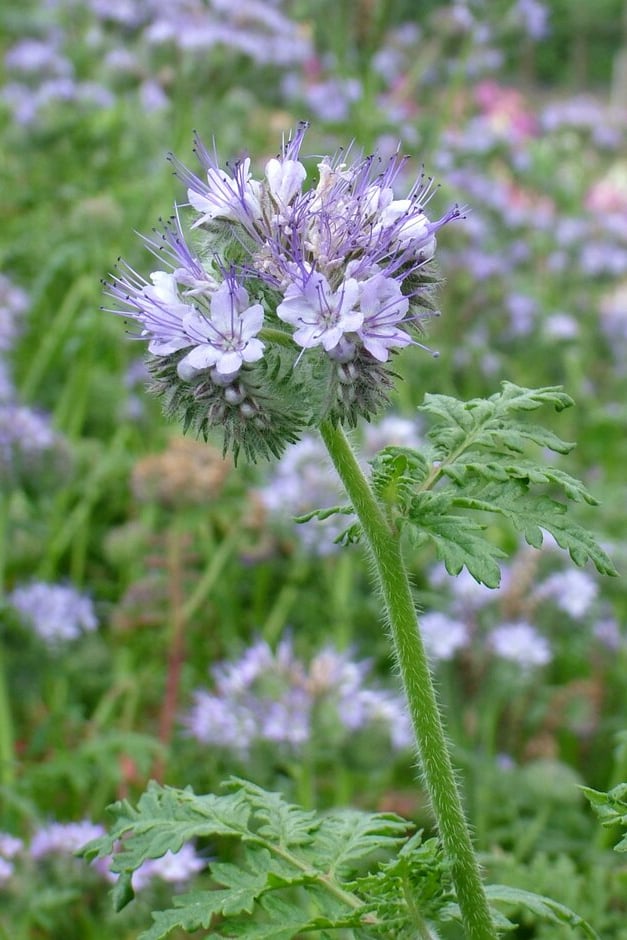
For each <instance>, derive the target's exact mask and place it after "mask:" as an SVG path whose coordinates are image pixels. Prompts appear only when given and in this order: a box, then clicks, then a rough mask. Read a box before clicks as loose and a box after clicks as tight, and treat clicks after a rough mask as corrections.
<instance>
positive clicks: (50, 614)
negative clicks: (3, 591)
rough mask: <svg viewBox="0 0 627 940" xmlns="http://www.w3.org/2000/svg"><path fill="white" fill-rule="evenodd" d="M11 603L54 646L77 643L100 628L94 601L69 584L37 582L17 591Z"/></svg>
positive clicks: (42, 637)
mask: <svg viewBox="0 0 627 940" xmlns="http://www.w3.org/2000/svg"><path fill="white" fill-rule="evenodd" d="M8 601H9V604H10V605H11V606H12V607H13V608H14V609H15V610H16V611H17V612H18V613H19V614H20V615H21V616H22V617H23V619H24V621H25V622H26V623H27V624H28V625H29V626H31V627H32V629H33V630H34V631H35V633H36V634H37V635H38V636H39V637H40V638H41V639H42V640H44V642H46V643H48V644H50V645H54V644H56V643H58V642H65V641H68V640H75V639H77V638H78V637H79V636H81V635H82V634H83V633H90V632H92V631H93V630H95V629H96V627H97V626H98V620H97V618H96V614H95V611H94V607H93V603H92V601H91V599H90V598H89V597H86V596H85V595H84V594H80V593H79V592H78V591H77V590H76V589H75V588H73V587H71V586H69V585H63V584H46V583H45V582H43V581H34V582H33V583H32V584H28V585H23V586H21V587H17V588H15V590H14V591H12V592H11V594H9V597H8Z"/></svg>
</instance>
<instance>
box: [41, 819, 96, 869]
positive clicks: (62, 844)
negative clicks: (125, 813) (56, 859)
mask: <svg viewBox="0 0 627 940" xmlns="http://www.w3.org/2000/svg"><path fill="white" fill-rule="evenodd" d="M104 835H105V828H104V826H100V825H97V824H96V823H92V822H90V821H89V820H87V819H84V820H82V821H81V822H71V823H58V822H55V823H49V824H48V825H47V826H42V827H41V829H38V830H37V832H36V833H35V834H34V836H33V838H32V839H31V843H30V847H29V852H30V855H31V858H34V859H36V860H39V859H42V858H46V857H47V856H48V855H74V853H75V852H78V851H79V850H80V849H82V848H83V847H84V846H86V845H87V843H88V842H91V841H92V839H99V838H100V837H101V836H104Z"/></svg>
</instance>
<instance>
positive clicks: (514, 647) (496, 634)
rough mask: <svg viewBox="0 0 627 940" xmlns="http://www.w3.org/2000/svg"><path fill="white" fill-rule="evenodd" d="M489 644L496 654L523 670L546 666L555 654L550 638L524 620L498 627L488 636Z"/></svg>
mask: <svg viewBox="0 0 627 940" xmlns="http://www.w3.org/2000/svg"><path fill="white" fill-rule="evenodd" d="M488 646H489V647H490V649H492V651H493V652H494V653H495V655H496V656H499V657H500V658H501V659H507V660H510V661H511V662H513V663H515V664H516V665H517V666H520V668H521V669H522V670H528V669H532V668H534V667H540V666H546V665H547V663H550V662H551V659H552V656H553V654H552V651H551V647H550V644H549V642H548V640H547V639H546V638H545V637H543V636H541V634H539V633H538V631H537V630H536V629H535V627H532V626H531V624H529V623H525V622H524V621H518V622H515V623H504V624H501V626H499V627H496V628H495V629H494V630H492V632H491V633H490V635H489V637H488Z"/></svg>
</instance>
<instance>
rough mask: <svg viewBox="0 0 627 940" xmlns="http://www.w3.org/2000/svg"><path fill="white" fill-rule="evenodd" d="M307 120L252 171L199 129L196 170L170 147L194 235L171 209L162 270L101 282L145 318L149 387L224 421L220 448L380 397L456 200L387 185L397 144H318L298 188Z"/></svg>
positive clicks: (411, 334)
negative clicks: (441, 206) (368, 151)
mask: <svg viewBox="0 0 627 940" xmlns="http://www.w3.org/2000/svg"><path fill="white" fill-rule="evenodd" d="M306 129H307V125H305V124H301V125H300V127H299V128H298V130H297V132H296V133H295V134H294V136H293V137H290V139H288V141H287V142H285V143H284V145H283V147H282V149H281V152H280V154H279V156H278V157H274V158H272V159H270V160H268V162H267V163H266V167H265V174H264V178H263V179H261V180H258V179H255V178H254V177H253V175H252V172H251V161H250V158H248V157H246V158H244V159H241V160H238V161H237V162H236V163H235V164H234V165H233V166H232V167H230V168H227V170H224V169H222V168H221V167H220V165H219V164H218V161H217V158H216V157H215V155H213V154H211V153H210V152H209V151H208V150H207V149H206V148H205V146H204V145H203V144H202V142H201V141H200V140H199V139H197V140H196V153H197V155H198V157H199V160H200V163H201V165H202V167H203V169H204V171H205V176H204V178H199V177H198V176H196V175H195V174H193V173H191V172H190V171H189V170H188V169H186V168H185V167H184V166H183V165H182V164H180V163H179V162H178V161H177V160H175V159H173V162H174V165H175V167H176V169H177V172H178V175H179V176H180V178H181V180H182V181H183V182H184V184H185V185H186V187H187V197H188V200H189V204H190V205H191V207H192V209H193V210H194V214H195V218H194V220H193V223H192V226H191V228H192V232H195V233H196V235H197V240H198V247H197V248H194V247H192V246H191V244H190V243H189V242H188V239H187V238H186V236H185V234H184V232H183V228H182V225H181V222H180V219H179V216H178V213H177V214H176V215H175V217H174V218H173V219H172V220H171V222H170V223H169V225H168V226H167V227H166V228H165V231H164V232H163V233H162V234H161V235H157V237H155V238H152V239H147V244H148V247H149V248H150V249H151V250H152V251H153V253H154V254H156V255H160V256H162V257H163V258H164V260H165V261H166V264H167V267H168V268H169V270H157V271H154V272H153V273H152V274H151V275H150V280H149V281H147V280H145V279H144V278H143V277H142V276H141V275H139V274H138V273H136V272H135V271H134V270H133V269H131V268H130V267H128V266H127V265H124V264H122V266H121V269H120V273H119V274H117V275H115V276H114V277H112V279H111V281H110V282H109V284H108V291H109V293H110V294H111V296H112V297H113V298H114V299H115V300H116V301H118V302H119V303H120V304H121V305H122V309H121V310H120V309H119V308H118V309H116V310H115V311H114V312H116V313H125V314H127V315H128V314H129V313H130V314H131V315H132V316H133V317H134V318H135V319H136V320H137V321H138V322H139V323H140V324H141V327H142V330H141V333H140V337H141V338H143V339H146V340H148V343H149V345H148V349H149V352H150V353H151V354H152V356H153V357H154V359H155V362H154V364H153V372H154V374H155V377H156V383H155V387H156V390H157V391H158V392H160V393H161V394H163V395H164V396H165V397H166V402H167V404H168V405H169V406H170V407H171V409H172V410H174V411H178V412H179V413H182V415H183V417H184V419H185V422H186V424H187V425H190V424H192V425H194V426H195V427H196V429H197V430H198V431H200V432H201V433H204V432H206V431H207V429H208V428H209V427H212V426H219V427H221V428H222V429H223V430H224V432H225V447H226V446H229V445H232V446H233V449H234V450H235V451H236V452H237V450H238V449H239V448H240V446H243V447H244V449H245V450H246V451H247V452H248V453H249V454H250V455H252V456H254V455H255V454H256V453H261V454H264V455H267V454H268V453H278V452H280V450H281V449H282V448H283V447H284V446H285V444H286V443H288V442H289V441H291V440H294V439H296V437H297V436H298V433H299V431H300V428H301V426H302V425H303V424H304V423H307V424H316V423H319V422H320V421H321V420H324V419H330V420H333V421H340V422H342V423H347V424H349V425H353V424H354V423H355V422H356V420H357V418H358V417H359V416H365V417H369V416H370V415H372V414H373V413H374V412H376V410H378V408H380V407H381V405H382V404H383V403H384V402H385V401H386V392H387V389H388V388H389V386H390V383H391V378H390V374H389V370H388V368H387V364H388V362H389V360H390V357H391V355H392V354H393V353H395V352H397V351H398V350H399V349H402V348H404V347H406V346H408V345H411V344H414V345H422V344H421V343H420V342H419V340H418V339H417V338H416V332H417V331H420V328H421V323H422V321H424V319H425V318H426V317H427V316H428V315H429V314H430V312H431V311H432V309H433V306H434V304H433V298H432V290H433V281H434V276H433V273H432V272H431V270H430V266H429V262H431V260H432V259H433V256H434V253H435V247H436V240H435V235H436V232H437V231H438V230H439V229H440V228H441V227H442V226H443V225H444V224H445V223H447V222H449V221H450V220H451V219H454V218H457V217H459V215H460V210H459V209H458V208H453V209H451V210H450V211H448V212H447V213H445V214H444V215H443V216H442V217H441V218H439V219H437V220H436V221H430V219H429V218H428V216H427V215H426V212H425V207H426V205H427V203H428V202H429V200H430V198H431V195H432V192H433V186H432V181H431V180H425V178H424V176H420V177H419V179H418V180H417V181H416V183H415V184H414V185H413V186H412V187H411V189H410V191H409V193H408V195H407V196H406V197H405V198H400V199H399V198H396V195H395V192H394V184H395V182H396V180H397V177H398V176H399V173H400V172H401V170H402V169H403V167H404V166H405V163H406V160H405V159H404V158H400V157H399V156H398V154H396V155H395V156H394V157H392V158H391V159H390V160H388V161H387V162H386V163H384V162H383V161H381V159H380V158H378V157H377V156H376V155H374V156H370V157H365V158H362V157H358V158H356V159H354V160H353V161H352V162H350V163H349V162H347V161H348V157H349V155H347V154H338V155H336V156H335V157H333V158H324V159H323V160H322V161H321V162H319V163H318V179H317V183H316V185H315V186H314V187H312V188H309V189H304V183H305V181H306V179H307V169H306V167H305V165H304V164H303V163H302V162H301V160H300V151H301V147H302V144H303V139H304V135H305V131H306ZM294 402H297V403H298V404H297V406H296V409H295V408H294ZM286 406H287V407H286ZM290 411H292V412H293V413H292V415H291V416H290V414H289V412H290Z"/></svg>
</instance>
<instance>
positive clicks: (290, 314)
mask: <svg viewBox="0 0 627 940" xmlns="http://www.w3.org/2000/svg"><path fill="white" fill-rule="evenodd" d="M284 297H285V299H284V300H283V301H282V302H281V303H280V304H279V306H278V307H277V311H276V312H277V316H278V317H279V318H280V319H281V320H283V321H284V322H285V323H289V324H290V325H291V326H293V327H294V328H295V330H294V341H295V342H296V343H298V345H299V346H301V347H302V348H303V349H312V348H313V347H314V346H319V345H322V346H323V347H324V349H326V351H327V352H329V351H330V350H333V349H335V348H336V346H337V345H338V344H339V342H340V340H342V339H343V338H344V335H345V334H346V333H352V332H354V331H355V330H357V329H358V328H359V327H360V326H361V325H362V323H363V320H364V315H363V312H362V311H361V310H357V309H355V308H356V306H357V303H358V301H359V284H358V283H357V281H356V280H354V279H353V278H348V280H346V281H344V283H343V284H342V285H341V286H340V287H339V288H338V290H336V291H333V290H332V289H331V287H330V286H329V282H328V281H327V279H326V278H325V276H324V275H323V274H316V273H311V274H309V275H308V276H306V279H305V282H304V283H302V284H301V283H294V284H290V285H289V286H288V288H287V290H286V292H285V295H284Z"/></svg>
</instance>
